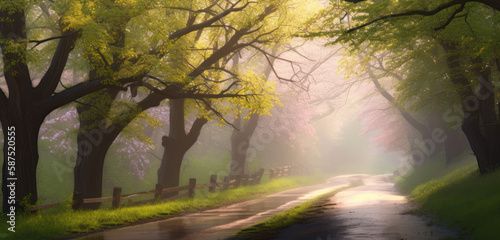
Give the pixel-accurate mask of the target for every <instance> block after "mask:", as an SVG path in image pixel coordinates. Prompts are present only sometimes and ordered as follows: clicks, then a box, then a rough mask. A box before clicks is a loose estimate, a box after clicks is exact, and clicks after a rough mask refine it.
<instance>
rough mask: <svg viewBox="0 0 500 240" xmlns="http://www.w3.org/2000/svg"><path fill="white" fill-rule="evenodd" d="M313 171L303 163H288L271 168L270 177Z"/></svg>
mask: <svg viewBox="0 0 500 240" xmlns="http://www.w3.org/2000/svg"><path fill="white" fill-rule="evenodd" d="M307 173H311V169H309V168H307V167H305V166H302V165H288V166H284V167H278V168H271V169H269V179H273V178H280V177H286V176H290V175H304V174H307Z"/></svg>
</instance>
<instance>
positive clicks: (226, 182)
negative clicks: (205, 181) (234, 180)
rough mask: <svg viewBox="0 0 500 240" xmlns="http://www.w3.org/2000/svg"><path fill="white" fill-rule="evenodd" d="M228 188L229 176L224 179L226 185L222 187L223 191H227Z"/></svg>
mask: <svg viewBox="0 0 500 240" xmlns="http://www.w3.org/2000/svg"><path fill="white" fill-rule="evenodd" d="M227 187H229V176H225V177H224V185H223V186H222V189H224V190H226V189H227Z"/></svg>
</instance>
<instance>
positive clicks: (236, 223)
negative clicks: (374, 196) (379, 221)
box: [80, 175, 360, 240]
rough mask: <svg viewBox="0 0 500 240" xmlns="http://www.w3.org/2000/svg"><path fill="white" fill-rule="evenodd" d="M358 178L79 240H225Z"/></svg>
mask: <svg viewBox="0 0 500 240" xmlns="http://www.w3.org/2000/svg"><path fill="white" fill-rule="evenodd" d="M359 177H360V175H343V176H337V177H334V178H330V179H328V181H327V182H326V183H323V184H318V185H314V186H309V187H303V188H298V189H292V190H288V191H284V192H280V193H276V194H272V195H269V196H267V197H264V198H259V199H254V200H249V201H245V202H241V203H237V204H233V205H229V206H227V207H222V208H217V209H212V210H207V211H203V212H199V213H192V214H187V215H185V216H180V217H174V218H170V219H166V220H162V221H158V222H151V223H145V224H140V225H135V226H130V227H124V228H118V229H113V230H109V231H105V232H102V233H97V234H93V235H89V236H86V237H82V238H80V239H85V240H111V239H120V240H127V239H148V240H155V239H203V240H210V239H223V238H224V237H228V236H231V235H232V234H234V233H236V232H238V231H239V230H241V229H243V228H246V227H250V226H252V225H254V224H257V223H258V222H261V221H263V220H265V219H268V218H270V217H271V216H272V215H274V214H276V213H278V212H281V211H284V210H287V209H289V208H292V207H294V206H296V205H299V204H300V203H302V202H304V201H307V200H308V199H311V198H314V197H316V196H318V195H321V194H323V193H326V192H328V191H331V190H334V189H336V188H339V187H344V186H347V185H349V182H350V181H351V180H352V179H353V178H359Z"/></svg>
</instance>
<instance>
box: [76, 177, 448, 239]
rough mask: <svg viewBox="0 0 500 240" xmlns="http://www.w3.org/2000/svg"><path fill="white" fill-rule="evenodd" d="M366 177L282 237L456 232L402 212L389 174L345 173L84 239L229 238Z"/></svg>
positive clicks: (407, 236)
mask: <svg viewBox="0 0 500 240" xmlns="http://www.w3.org/2000/svg"><path fill="white" fill-rule="evenodd" d="M356 179H361V180H363V182H364V185H363V186H359V187H354V188H350V189H348V190H345V191H342V192H340V193H338V194H336V195H335V196H334V197H332V198H331V199H330V200H329V201H330V202H331V204H328V206H327V207H326V208H325V211H324V212H322V213H319V214H316V215H314V216H313V217H311V218H310V219H308V220H309V221H307V223H304V224H295V225H293V226H290V227H289V228H287V229H285V230H284V231H282V232H281V234H280V235H279V236H278V238H277V239H287V240H288V239H313V240H331V239H442V238H446V237H452V238H456V237H457V234H456V233H455V232H453V231H451V230H447V229H444V228H441V227H438V226H435V225H432V224H429V223H430V221H431V220H430V219H425V218H421V217H417V216H413V215H409V214H403V213H405V211H407V210H408V209H409V208H410V205H409V204H408V203H407V202H406V199H405V197H404V196H402V195H400V194H398V193H397V192H396V191H395V189H394V184H393V183H391V182H390V181H388V179H389V175H360V174H355V175H342V176H337V177H333V178H330V179H328V180H327V182H326V183H323V184H318V185H314V186H308V187H303V188H298V189H292V190H288V191H284V192H280V193H276V194H272V195H269V196H267V197H264V198H259V199H254V200H249V201H244V202H241V203H236V204H233V205H229V206H226V207H221V208H217V209H212V210H206V211H202V212H198V213H192V214H187V215H184V216H179V217H174V218H170V219H166V220H162V221H157V222H151V223H145V224H140V225H135V226H130V227H124V228H118V229H113V230H109V231H104V232H101V233H96V234H92V235H88V236H85V237H82V238H79V239H85V240H90V239H92V240H111V239H120V240H126V239H151V240H154V239H203V240H205V239H224V238H226V237H229V236H231V235H233V234H234V233H236V232H238V231H239V230H241V229H243V228H246V227H249V226H252V225H254V224H256V223H258V222H261V221H263V220H265V219H268V218H269V217H271V216H272V215H274V214H276V213H278V212H280V211H283V210H287V209H289V208H292V207H294V206H296V205H299V204H300V203H302V202H304V201H307V200H308V199H311V198H314V197H316V196H318V195H321V194H322V193H326V192H329V191H331V190H334V189H336V188H340V187H344V186H347V185H349V183H350V182H351V181H353V180H356Z"/></svg>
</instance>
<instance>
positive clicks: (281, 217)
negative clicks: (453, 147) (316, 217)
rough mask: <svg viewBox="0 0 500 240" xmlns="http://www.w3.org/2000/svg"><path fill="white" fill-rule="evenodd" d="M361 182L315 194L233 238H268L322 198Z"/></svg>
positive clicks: (295, 221) (293, 221) (307, 213)
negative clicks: (311, 197) (313, 196)
mask: <svg viewBox="0 0 500 240" xmlns="http://www.w3.org/2000/svg"><path fill="white" fill-rule="evenodd" d="M362 184H363V183H362V182H361V181H359V182H353V183H351V185H350V186H347V187H341V188H338V189H335V190H333V191H330V192H327V193H324V194H321V195H320V196H317V197H315V198H313V199H311V200H308V201H306V202H304V203H302V204H300V205H298V206H295V207H293V208H290V209H288V210H286V211H283V212H280V213H278V214H275V215H273V216H272V217H271V218H270V219H268V220H264V221H262V222H260V223H258V224H255V225H253V226H251V227H248V228H245V229H242V230H241V231H239V232H238V233H236V235H235V237H234V238H235V239H246V238H252V239H253V238H259V237H258V236H264V235H265V236H266V237H267V238H269V236H273V235H276V234H278V233H279V232H280V231H281V230H283V229H285V228H287V227H289V226H291V225H293V224H296V223H300V222H301V221H302V220H303V219H304V218H305V217H307V216H308V215H309V214H313V213H310V212H311V210H313V209H314V208H315V205H316V204H317V203H319V202H321V201H323V200H326V199H327V198H330V197H331V196H333V195H335V194H337V193H339V192H341V191H343V190H346V189H348V188H351V187H355V186H359V185H362Z"/></svg>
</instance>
